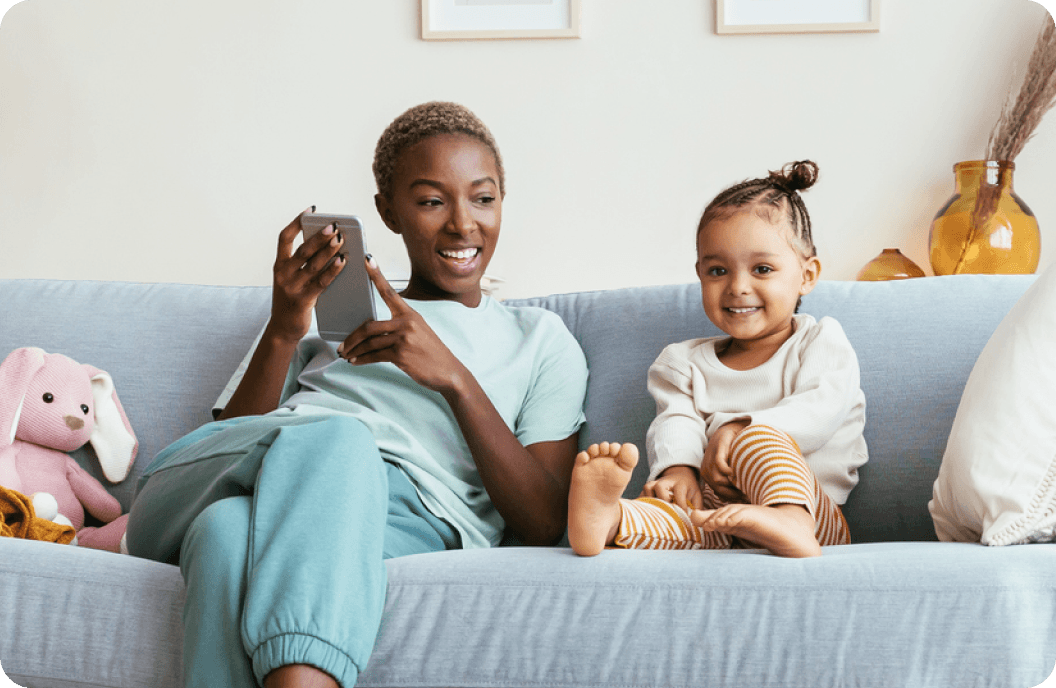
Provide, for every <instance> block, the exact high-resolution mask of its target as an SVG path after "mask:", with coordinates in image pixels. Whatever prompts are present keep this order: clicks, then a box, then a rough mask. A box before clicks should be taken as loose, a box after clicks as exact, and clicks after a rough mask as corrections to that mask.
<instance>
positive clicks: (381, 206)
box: [374, 194, 400, 234]
mask: <svg viewBox="0 0 1056 688" xmlns="http://www.w3.org/2000/svg"><path fill="white" fill-rule="evenodd" d="M374 207H375V208H377V209H378V215H380V216H381V221H382V222H384V223H385V226H386V227H388V228H389V231H391V232H392V233H393V234H399V233H400V228H399V227H400V226H399V224H397V223H396V213H394V212H393V208H392V200H391V199H388V198H386V197H385V196H382V195H381V194H374Z"/></svg>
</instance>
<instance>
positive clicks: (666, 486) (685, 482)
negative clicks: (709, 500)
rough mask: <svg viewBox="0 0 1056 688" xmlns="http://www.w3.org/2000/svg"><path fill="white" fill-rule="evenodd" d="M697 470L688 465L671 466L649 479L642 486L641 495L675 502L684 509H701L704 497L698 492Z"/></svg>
mask: <svg viewBox="0 0 1056 688" xmlns="http://www.w3.org/2000/svg"><path fill="white" fill-rule="evenodd" d="M699 480H700V479H699V478H698V475H697V471H696V470H695V469H693V468H691V467H689V466H672V467H671V468H668V469H667V470H665V471H664V472H663V473H661V474H660V477H659V478H657V479H656V480H650V481H649V482H647V483H646V484H645V487H643V488H642V494H641V496H642V497H654V498H656V499H662V500H664V501H665V502H671V503H672V504H676V505H678V506H680V507H682V508H683V509H685V510H686V511H689V510H691V509H702V508H703V507H704V498H703V496H702V495H701V493H700V482H699Z"/></svg>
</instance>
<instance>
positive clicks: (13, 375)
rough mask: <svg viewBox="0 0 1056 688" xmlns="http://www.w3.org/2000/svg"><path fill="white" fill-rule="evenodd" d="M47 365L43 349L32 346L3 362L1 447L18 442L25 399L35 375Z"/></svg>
mask: <svg viewBox="0 0 1056 688" xmlns="http://www.w3.org/2000/svg"><path fill="white" fill-rule="evenodd" d="M43 367H44V351H43V349H38V348H36V347H28V346H27V347H22V348H21V349H15V350H14V351H12V352H11V353H10V354H8V355H7V358H5V359H4V362H3V363H2V364H0V449H2V448H4V447H7V446H10V445H11V444H12V443H14V441H15V432H16V431H17V430H18V418H19V416H21V415H22V401H23V400H24V399H25V397H26V391H27V390H28V389H29V383H30V382H32V381H33V376H34V375H36V374H37V371H39V370H40V369H41V368H43Z"/></svg>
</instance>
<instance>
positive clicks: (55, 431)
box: [0, 347, 139, 552]
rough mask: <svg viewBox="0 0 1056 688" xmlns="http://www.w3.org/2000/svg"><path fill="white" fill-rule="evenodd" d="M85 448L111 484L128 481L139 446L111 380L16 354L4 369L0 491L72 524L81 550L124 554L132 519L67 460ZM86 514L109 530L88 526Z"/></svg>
mask: <svg viewBox="0 0 1056 688" xmlns="http://www.w3.org/2000/svg"><path fill="white" fill-rule="evenodd" d="M86 442H91V444H92V448H93V449H94V450H95V454H96V456H97V457H98V458H99V463H100V465H101V466H102V468H103V475H105V476H106V478H107V480H109V481H110V482H114V483H116V482H120V481H122V480H124V479H125V477H127V476H128V472H129V471H130V470H131V468H132V462H133V460H135V458H136V451H137V450H138V449H139V443H138V441H137V440H136V436H135V434H133V432H132V427H131V425H130V424H129V422H128V418H127V417H126V416H125V411H124V409H123V408H122V407H121V402H120V401H118V399H117V393H116V392H115V391H114V383H113V381H112V380H111V379H110V376H109V375H108V374H107V373H105V372H103V371H101V370H99V369H98V368H94V367H92V366H90V365H81V364H79V363H77V362H75V361H73V360H72V359H70V358H67V357H66V356H63V355H62V354H49V353H45V352H44V351H43V350H41V349H37V348H30V347H27V348H22V349H15V350H14V351H12V352H11V353H10V354H9V355H8V357H7V358H6V359H4V362H3V364H0V485H3V486H4V487H7V488H9V489H12V490H15V491H17V492H21V493H22V494H24V495H27V496H29V497H31V498H32V500H33V507H34V510H35V511H37V514H38V516H41V517H43V518H48V519H50V520H53V521H56V522H59V523H68V524H71V525H73V527H74V528H75V529H76V530H77V539H76V541H75V542H76V543H77V544H80V545H83V546H86V547H92V548H95V549H105V550H109V551H112V552H117V551H119V550H120V548H121V540H122V538H123V536H124V534H125V524H126V522H127V520H128V517H127V515H126V516H122V515H121V505H120V504H119V503H118V501H117V499H115V498H114V497H113V496H112V495H111V494H110V493H109V492H107V491H106V488H104V487H103V486H102V484H101V483H100V482H99V481H98V480H96V479H95V478H93V477H92V476H91V475H90V474H89V473H88V472H87V471H85V470H84V469H83V468H81V467H80V466H79V465H77V462H76V461H74V460H73V459H72V458H71V457H70V456H69V455H67V454H66V452H70V451H73V450H75V449H78V448H79V447H81V446H83V445H84V444H85V443H86ZM85 508H87V510H88V512H89V513H90V514H92V516H94V517H96V518H98V519H99V520H100V521H103V522H104V523H105V524H106V525H105V526H102V527H100V528H91V527H89V528H85V527H84V510H85ZM56 514H57V515H56Z"/></svg>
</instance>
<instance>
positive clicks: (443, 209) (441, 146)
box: [375, 134, 502, 307]
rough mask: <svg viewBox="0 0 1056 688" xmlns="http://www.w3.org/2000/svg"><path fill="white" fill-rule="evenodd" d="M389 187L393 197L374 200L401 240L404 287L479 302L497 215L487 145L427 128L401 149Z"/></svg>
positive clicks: (416, 294)
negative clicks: (427, 133) (407, 264)
mask: <svg viewBox="0 0 1056 688" xmlns="http://www.w3.org/2000/svg"><path fill="white" fill-rule="evenodd" d="M392 189H393V190H392V197H391V198H386V197H383V196H380V195H379V196H376V197H375V201H376V204H377V207H378V212H379V213H380V214H381V217H382V219H383V220H384V221H385V224H386V226H388V228H389V229H391V230H392V231H393V232H395V233H396V234H399V235H400V236H401V237H403V243H404V245H405V246H406V247H407V256H408V257H409V258H410V261H411V278H410V281H409V283H408V285H407V289H405V290H404V292H403V295H404V296H405V297H407V298H412V299H425V300H438V299H443V300H449V301H458V302H459V303H462V304H463V305H466V306H470V307H476V306H477V305H479V304H480V298H481V291H480V279H481V277H483V276H484V270H485V269H486V268H487V267H488V263H490V262H491V256H492V255H493V254H494V252H495V244H496V243H497V242H498V239H499V226H500V224H501V221H502V196H501V194H500V193H499V172H498V166H497V165H496V164H495V157H494V156H493V155H492V153H491V149H489V148H488V147H487V146H485V145H484V144H483V143H481V142H480V141H478V140H476V139H475V138H473V137H470V136H466V135H462V134H440V135H437V136H431V137H429V138H427V139H424V140H422V141H420V142H418V143H417V144H415V145H413V146H411V147H410V148H408V149H407V150H405V151H404V152H403V153H402V154H401V155H400V157H399V159H398V160H397V163H396V169H395V174H394V176H393V186H392Z"/></svg>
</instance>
